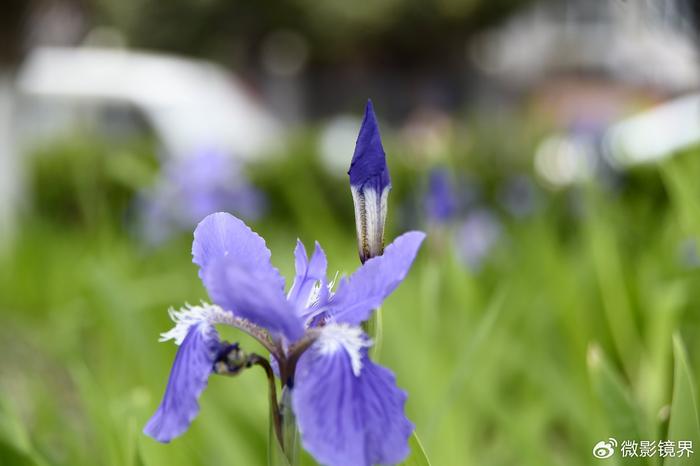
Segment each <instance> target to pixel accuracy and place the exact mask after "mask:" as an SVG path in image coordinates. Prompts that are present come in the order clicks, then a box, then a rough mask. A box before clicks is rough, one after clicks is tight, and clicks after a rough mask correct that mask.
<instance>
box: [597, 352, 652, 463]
mask: <svg viewBox="0 0 700 466" xmlns="http://www.w3.org/2000/svg"><path fill="white" fill-rule="evenodd" d="M588 370H589V374H590V377H591V382H592V384H593V389H594V391H595V393H596V395H597V396H598V399H599V401H600V403H601V405H602V407H603V411H604V413H605V415H606V417H607V420H608V426H609V428H610V431H609V432H608V433H602V435H601V438H607V437H614V438H616V439H618V442H620V441H622V440H638V439H647V438H649V436H648V435H645V433H644V430H643V428H642V426H643V425H644V423H643V422H642V415H641V410H640V409H639V407H638V406H637V403H636V402H635V400H634V398H633V397H632V395H631V393H630V391H629V389H628V388H627V386H626V385H625V383H624V382H623V379H622V377H621V376H620V375H619V374H618V372H617V371H616V370H615V369H614V368H613V367H612V366H611V365H610V363H609V362H608V360H607V358H606V357H605V354H604V353H603V350H602V348H601V347H600V346H598V345H597V344H596V343H593V344H591V345H590V347H589V349H588ZM620 461H621V462H622V464H648V463H647V461H646V458H634V457H627V458H622V459H620Z"/></svg>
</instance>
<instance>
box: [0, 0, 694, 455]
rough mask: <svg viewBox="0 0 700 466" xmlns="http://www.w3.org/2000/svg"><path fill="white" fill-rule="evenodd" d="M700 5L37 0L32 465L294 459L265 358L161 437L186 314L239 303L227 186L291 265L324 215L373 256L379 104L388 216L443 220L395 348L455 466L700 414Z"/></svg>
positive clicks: (3, 334)
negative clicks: (180, 316) (370, 191)
mask: <svg viewBox="0 0 700 466" xmlns="http://www.w3.org/2000/svg"><path fill="white" fill-rule="evenodd" d="M699 25H700V3H698V2H696V1H693V0H638V1H632V0H608V1H587V0H491V1H485V0H435V1H432V2H418V1H414V0H374V1H368V2H360V3H359V4H358V3H357V2H346V1H343V0H327V1H324V2H310V1H308V0H278V1H276V2H274V3H265V2H255V1H249V0H205V1H202V0H173V1H168V2H163V1H157V0H29V1H27V0H6V1H5V2H4V4H3V14H2V15H0V317H1V318H2V323H3V325H2V326H0V464H3V465H4V464H12V465H14V464H34V465H44V464H52V465H53V464H60V465H81V464H105V465H107V464H114V465H125V464H144V465H160V464H169V465H170V464H171V465H174V466H177V465H180V464H182V465H192V464H219V463H221V464H225V463H231V464H264V463H265V444H266V437H267V433H268V426H267V408H266V405H265V403H266V398H265V394H264V392H262V391H261V390H260V389H259V387H260V383H261V382H262V381H261V380H260V378H259V377H256V374H252V373H251V374H245V375H243V376H242V377H240V380H237V381H236V383H235V384H230V383H227V382H228V381H226V380H224V381H219V380H213V381H212V382H211V383H210V387H209V389H208V391H209V392H210V393H208V394H207V397H206V399H204V400H202V405H203V412H204V413H203V415H202V416H200V417H199V418H198V420H197V421H196V422H195V423H194V425H193V428H192V429H191V431H190V432H189V433H188V435H186V436H185V437H183V438H181V439H178V440H177V441H175V442H173V444H171V445H167V446H163V445H159V444H156V443H155V442H153V441H151V440H150V439H148V438H146V437H144V436H143V435H142V434H141V428H142V426H143V424H144V422H145V421H146V419H147V418H148V416H149V415H150V414H151V413H152V410H153V409H154V408H155V406H156V404H157V402H158V400H159V397H160V395H161V393H162V392H161V390H162V388H163V386H162V383H163V382H162V381H163V380H164V378H165V376H166V374H167V371H168V369H169V367H170V361H171V359H172V357H173V354H174V348H173V347H172V345H159V344H157V337H158V334H159V332H162V331H166V330H167V329H168V328H169V326H170V322H169V320H168V315H167V312H166V310H167V308H168V307H169V306H173V305H177V304H178V303H181V302H185V301H189V302H198V301H199V300H202V299H207V296H206V294H205V292H204V290H203V288H202V286H201V284H200V283H199V282H198V281H197V279H196V274H194V273H192V272H193V270H194V268H193V267H194V266H193V265H192V264H191V263H190V257H189V247H190V244H189V243H190V241H191V232H192V229H193V228H194V225H196V223H197V221H198V219H200V218H202V217H203V216H205V215H206V214H207V213H209V212H211V211H217V210H226V211H230V212H233V213H235V214H237V215H239V216H241V217H242V218H244V219H245V220H246V221H248V222H250V223H251V224H252V225H254V226H255V229H256V231H258V232H260V233H261V235H262V236H263V237H265V238H267V239H268V244H269V246H270V248H271V250H272V251H273V262H275V264H276V265H277V266H279V267H280V268H281V269H282V271H283V272H288V271H289V269H290V268H291V263H292V262H291V258H290V257H286V256H285V255H284V254H286V251H288V250H289V248H290V245H292V244H293V243H294V241H295V239H296V237H297V236H299V237H300V238H301V239H302V240H303V241H304V242H305V243H306V245H307V247H308V246H309V245H310V244H311V242H312V241H313V240H319V241H320V242H321V244H322V245H323V246H324V248H325V250H326V251H327V253H328V256H329V257H331V258H332V259H333V260H334V261H336V262H334V263H331V264H330V269H331V270H332V269H336V270H338V271H339V272H340V274H341V275H342V274H343V273H346V272H348V271H350V270H353V269H354V268H355V265H356V262H357V255H356V250H355V239H354V234H355V233H354V231H355V230H354V220H353V208H352V201H351V197H350V192H349V187H348V184H347V176H346V171H347V168H348V165H349V163H350V159H351V156H352V152H353V147H354V143H355V138H356V136H357V131H358V128H359V124H360V118H361V115H362V110H363V108H364V104H365V102H366V100H367V99H368V98H371V99H372V100H373V102H374V106H375V109H376V112H377V114H378V117H379V119H380V125H381V130H382V136H383V139H384V144H385V148H386V151H387V154H388V159H387V160H388V164H389V167H390V170H391V174H392V182H393V190H392V193H391V196H390V200H389V214H388V221H389V223H388V231H387V237H388V239H391V238H393V237H395V236H396V235H398V234H399V233H401V232H403V231H405V230H407V229H412V228H419V229H424V230H426V231H427V232H428V233H429V236H428V241H427V244H426V247H425V249H424V250H423V251H422V252H421V254H420V255H419V258H418V262H417V263H416V267H415V269H414V270H413V271H412V272H411V275H410V277H409V278H408V283H406V284H405V286H404V287H402V288H400V289H399V290H398V291H397V292H396V294H395V295H394V296H392V297H391V298H390V299H389V300H388V301H387V303H386V309H385V311H384V316H385V323H384V329H385V330H384V334H385V336H384V342H383V345H382V346H383V348H384V349H383V353H382V357H381V358H382V362H383V363H386V365H388V366H389V367H392V368H393V369H394V370H395V372H396V375H397V379H398V382H399V385H400V386H402V387H403V388H405V389H406V390H407V392H408V393H409V402H408V405H407V410H408V413H409V417H410V418H411V419H412V420H413V421H414V422H415V424H416V429H417V432H418V434H419V435H420V437H421V438H422V440H423V443H424V445H425V448H426V451H427V453H428V455H429V456H430V458H431V459H432V461H433V464H436V465H440V464H478V465H490V464H493V465H497V464H532V465H538V466H539V465H543V464H566V465H577V464H581V465H585V464H590V463H591V462H592V461H594V459H593V457H592V454H591V449H592V448H593V446H594V445H595V444H596V443H597V442H598V441H600V440H607V439H608V438H609V437H615V438H617V439H618V440H620V441H621V440H636V441H639V440H658V439H665V438H670V436H672V435H681V433H679V432H681V431H679V430H678V429H679V427H678V426H680V425H692V419H691V420H690V421H688V423H686V424H683V422H682V419H681V415H678V414H674V413H677V412H681V413H683V412H685V413H693V412H696V411H697V410H696V408H693V407H692V400H693V399H695V400H697V396H698V393H697V385H696V386H694V387H693V389H692V390H690V392H691V393H690V395H689V396H686V397H683V396H681V395H679V394H678V390H679V388H678V387H679V386H680V385H679V383H680V382H679V380H681V379H682V377H683V374H691V375H690V376H688V377H691V376H692V373H695V374H698V373H699V372H700V358H699V357H698V355H699V354H700V314H699V312H700V311H699V310H700V294H699V292H698V290H700V253H699V252H698V243H697V241H698V235H700V188H699V185H698V183H697V179H699V178H700V97H699V96H700V94H699V92H700V59H699V55H698V53H699V51H698V43H700V41H699V39H700V37H699V36H700V26H699ZM278 251H279V253H278ZM278 254H279V255H278ZM224 336H225V337H227V338H229V339H231V340H237V339H243V340H244V343H245V344H247V345H249V346H251V347H254V345H253V343H252V342H249V341H247V340H245V339H244V338H242V337H241V335H238V334H235V333H232V334H230V335H224ZM674 338H675V340H674ZM674 341H675V342H676V346H675V348H674V345H673V342H674ZM682 348H685V349H686V352H687V356H688V360H687V364H685V363H683V361H685V359H684V358H683V357H682V356H683V354H684V353H683V351H682ZM683 364H685V366H684V365H683ZM683 367H686V369H687V370H686V371H685V372H683V370H681V369H682V368H683ZM679 377H680V378H681V379H679ZM682 435H683V436H684V437H683V438H680V437H679V438H673V439H672V440H676V441H679V440H695V441H696V442H698V443H697V444H696V447H700V431H692V429H691V431H682ZM304 461H305V462H306V463H307V464H312V463H311V459H310V458H308V457H305V458H304ZM648 464H657V463H654V462H650V463H648Z"/></svg>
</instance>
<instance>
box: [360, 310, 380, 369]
mask: <svg viewBox="0 0 700 466" xmlns="http://www.w3.org/2000/svg"><path fill="white" fill-rule="evenodd" d="M362 328H363V329H364V330H365V333H366V334H367V335H368V336H369V337H370V338H371V339H372V342H373V343H374V344H373V345H372V347H371V348H370V350H369V355H370V356H371V357H372V359H374V360H375V361H378V360H379V355H380V354H381V351H382V333H383V328H382V308H381V307H378V308H377V309H375V311H374V312H373V313H372V315H371V316H370V318H369V319H367V320H366V321H365V322H364V323H363V324H362Z"/></svg>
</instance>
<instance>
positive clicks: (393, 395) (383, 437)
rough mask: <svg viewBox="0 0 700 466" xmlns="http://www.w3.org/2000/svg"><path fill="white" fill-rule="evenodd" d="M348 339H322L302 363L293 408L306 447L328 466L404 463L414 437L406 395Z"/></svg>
mask: <svg viewBox="0 0 700 466" xmlns="http://www.w3.org/2000/svg"><path fill="white" fill-rule="evenodd" d="M335 327H340V326H335ZM340 328H341V329H342V328H343V327H340ZM345 329H346V330H350V331H352V330H353V329H352V328H348V327H345ZM357 332H358V333H359V334H361V330H359V329H357ZM322 338H323V337H322ZM362 338H363V339H364V338H366V337H365V336H364V335H362ZM343 339H344V337H343V335H340V339H336V340H335V341H320V340H321V339H319V341H317V342H316V343H315V344H314V345H313V346H312V347H311V348H309V349H308V350H307V351H306V352H305V353H304V354H303V355H302V357H301V358H300V359H299V363H298V365H297V370H296V376H295V385H294V389H293V390H292V403H293V407H294V411H295V413H296V416H297V422H298V425H299V430H300V433H301V440H302V444H303V445H304V448H305V449H306V450H308V451H309V452H310V453H311V454H312V455H313V456H314V457H315V458H316V460H317V461H318V462H319V463H322V464H325V465H328V466H341V465H342V466H345V465H350V464H351V465H358V466H359V465H366V466H370V465H373V464H395V463H398V462H400V461H402V460H403V459H404V458H405V457H406V455H407V454H408V452H409V448H408V438H409V437H410V435H411V433H412V432H413V424H412V423H411V422H410V421H409V420H408V419H407V418H406V416H405V414H404V404H405V402H406V393H405V392H404V391H403V390H401V389H399V388H398V387H397V386H396V380H395V378H394V375H393V374H392V373H391V372H390V371H389V370H387V369H385V368H383V367H381V366H378V365H376V364H374V363H373V362H372V361H371V360H370V359H369V358H368V357H367V350H366V348H365V347H363V346H362V345H361V346H359V347H358V346H357V345H355V346H353V345H352V344H350V345H349V344H348V343H351V342H349V341H347V339H346V341H343ZM353 359H357V361H353ZM356 362H359V364H360V365H361V368H360V369H359V371H357V370H355V368H354V367H353V366H356Z"/></svg>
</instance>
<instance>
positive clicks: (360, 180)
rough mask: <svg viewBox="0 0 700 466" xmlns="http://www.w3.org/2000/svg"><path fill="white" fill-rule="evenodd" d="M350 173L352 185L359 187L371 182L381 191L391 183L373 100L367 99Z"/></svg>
mask: <svg viewBox="0 0 700 466" xmlns="http://www.w3.org/2000/svg"><path fill="white" fill-rule="evenodd" d="M348 175H350V185H351V186H353V187H357V188H361V187H363V186H364V185H365V184H367V183H368V182H371V185H373V187H374V189H376V190H377V191H379V192H381V191H383V190H384V189H385V188H386V187H387V186H389V185H390V184H391V179H390V178H389V168H388V167H387V165H386V154H385V153H384V148H383V147H382V138H381V136H380V134H379V126H378V125H377V117H376V116H375V115H374V108H373V106H372V101H371V100H368V101H367V106H366V107H365V116H364V118H363V119H362V125H361V126H360V134H359V135H358V136H357V142H356V143H355V153H354V154H353V156H352V162H351V163H350V170H349V171H348Z"/></svg>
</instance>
